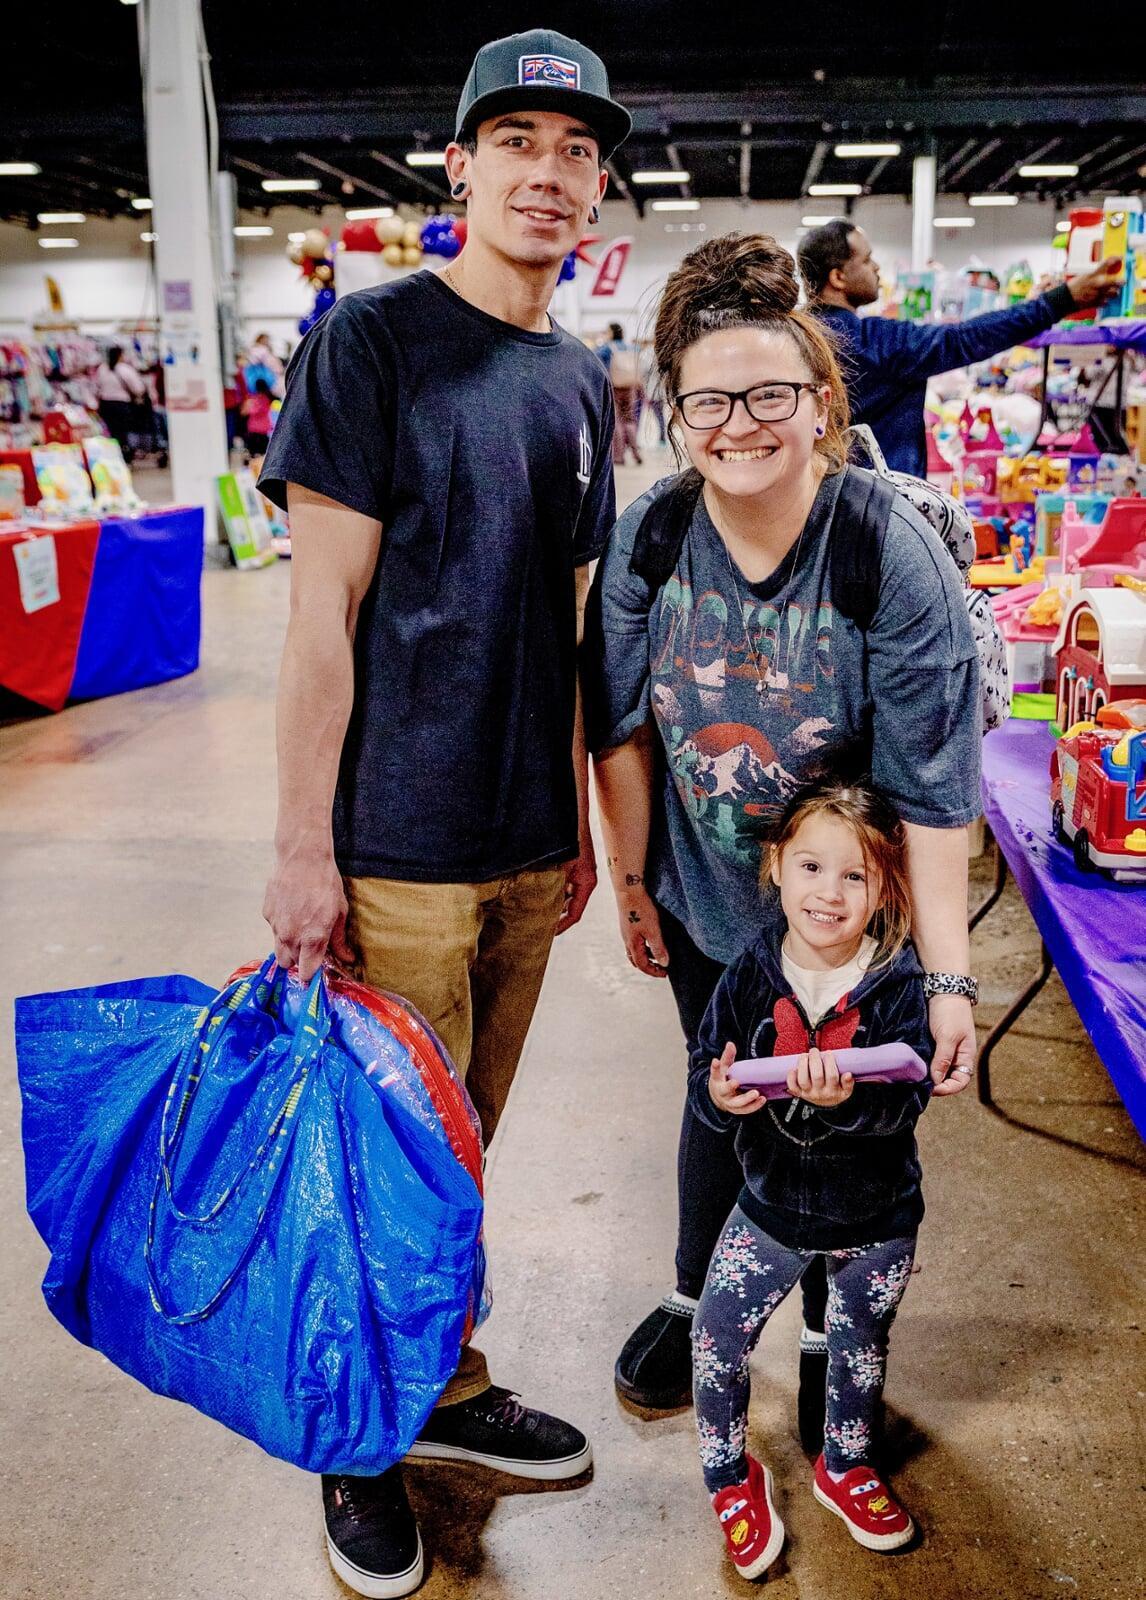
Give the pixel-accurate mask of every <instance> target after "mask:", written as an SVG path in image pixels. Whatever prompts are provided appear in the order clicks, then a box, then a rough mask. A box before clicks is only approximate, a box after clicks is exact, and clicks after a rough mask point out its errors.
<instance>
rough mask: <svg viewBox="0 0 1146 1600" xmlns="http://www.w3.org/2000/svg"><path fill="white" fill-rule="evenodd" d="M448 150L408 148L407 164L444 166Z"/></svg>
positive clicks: (412, 165) (413, 165) (411, 165)
mask: <svg viewBox="0 0 1146 1600" xmlns="http://www.w3.org/2000/svg"><path fill="white" fill-rule="evenodd" d="M445 164H446V152H445V151H444V150H407V152H406V165H407V166H408V167H444V166H445Z"/></svg>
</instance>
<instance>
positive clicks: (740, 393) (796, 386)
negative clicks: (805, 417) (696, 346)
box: [676, 383, 820, 433]
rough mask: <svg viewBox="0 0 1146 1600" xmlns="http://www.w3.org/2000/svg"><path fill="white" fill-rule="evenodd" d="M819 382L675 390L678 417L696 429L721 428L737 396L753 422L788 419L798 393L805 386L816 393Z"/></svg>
mask: <svg viewBox="0 0 1146 1600" xmlns="http://www.w3.org/2000/svg"><path fill="white" fill-rule="evenodd" d="M819 387H820V385H819V384H818V383H756V384H753V386H752V388H751V389H737V390H736V391H735V393H733V391H731V390H729V389H692V390H690V391H689V393H688V394H678V395H677V397H676V403H677V407H678V409H679V411H680V414H681V419H682V420H683V421H684V422H685V423H686V424H687V426H688V427H690V428H694V429H695V430H696V431H697V433H710V432H711V431H712V429H713V428H722V427H723V426H724V424H725V423H726V422H727V421H728V419H729V417H731V415H732V412H733V410H734V408H735V406H736V402H737V401H738V400H743V402H744V409H745V411H747V413H748V415H749V416H750V417H751V418H752V420H753V421H754V422H787V421H788V418H789V417H794V416H795V415H796V407H797V406H798V405H799V404H800V394H801V392H802V391H803V390H804V389H807V390H808V392H809V393H810V394H815V392H816V391H817V389H819Z"/></svg>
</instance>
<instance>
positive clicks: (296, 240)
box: [287, 232, 306, 244]
mask: <svg viewBox="0 0 1146 1600" xmlns="http://www.w3.org/2000/svg"><path fill="white" fill-rule="evenodd" d="M305 238H306V234H305V233H301V232H300V233H288V234H287V243H288V244H301V243H302V241H303V240H304V239H305Z"/></svg>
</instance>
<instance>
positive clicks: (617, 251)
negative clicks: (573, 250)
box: [591, 239, 633, 298]
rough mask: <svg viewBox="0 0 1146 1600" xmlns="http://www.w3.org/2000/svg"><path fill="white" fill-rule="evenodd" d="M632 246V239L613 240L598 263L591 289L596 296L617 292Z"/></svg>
mask: <svg viewBox="0 0 1146 1600" xmlns="http://www.w3.org/2000/svg"><path fill="white" fill-rule="evenodd" d="M632 247H633V241H632V240H631V239H614V240H613V242H612V244H611V245H610V246H609V248H608V249H607V250H606V251H605V254H604V255H603V256H602V257H601V259H600V261H599V262H598V263H597V276H596V277H595V278H594V280H593V288H592V290H591V293H592V295H593V296H594V297H596V298H605V297H608V296H612V295H615V294H616V292H617V285H618V284H619V283H620V281H621V274H622V272H624V270H625V263H626V261H628V259H629V251H630V250H631V249H632Z"/></svg>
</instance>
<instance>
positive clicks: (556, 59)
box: [517, 56, 581, 89]
mask: <svg viewBox="0 0 1146 1600" xmlns="http://www.w3.org/2000/svg"><path fill="white" fill-rule="evenodd" d="M517 81H518V83H519V84H528V83H544V84H549V85H550V86H551V87H553V88H555V89H579V88H580V87H581V67H580V63H579V62H576V61H567V60H566V59H565V57H564V56H520V57H519V58H518V62H517Z"/></svg>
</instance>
